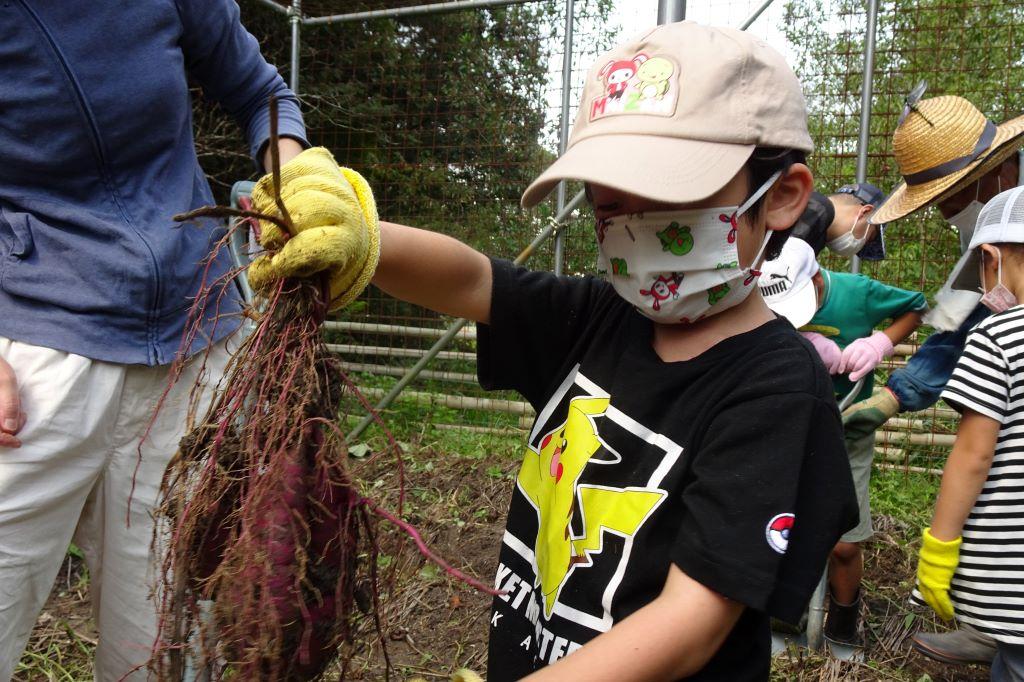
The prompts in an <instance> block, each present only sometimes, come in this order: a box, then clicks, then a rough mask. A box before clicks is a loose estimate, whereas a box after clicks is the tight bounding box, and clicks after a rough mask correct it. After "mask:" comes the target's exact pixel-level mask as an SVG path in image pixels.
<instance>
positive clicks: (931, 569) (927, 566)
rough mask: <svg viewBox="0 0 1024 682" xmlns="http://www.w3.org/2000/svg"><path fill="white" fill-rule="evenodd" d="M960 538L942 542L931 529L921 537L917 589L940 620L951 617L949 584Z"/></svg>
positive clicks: (925, 531)
mask: <svg viewBox="0 0 1024 682" xmlns="http://www.w3.org/2000/svg"><path fill="white" fill-rule="evenodd" d="M962 542H963V539H962V538H957V539H956V540H949V541H948V542H943V541H942V540H936V539H935V536H934V535H932V530H931V528H925V529H924V533H923V534H922V536H921V556H920V558H919V559H918V562H917V590H918V591H919V592H920V593H921V596H922V597H924V600H925V602H926V603H927V604H928V606H930V607H932V609H933V610H934V611H935V613H937V614H939V617H940V618H942V619H943V620H951V619H952V618H953V603H952V602H950V601H949V586H950V583H951V582H952V581H953V573H955V572H956V567H957V564H959V563H960V544H961V543H962Z"/></svg>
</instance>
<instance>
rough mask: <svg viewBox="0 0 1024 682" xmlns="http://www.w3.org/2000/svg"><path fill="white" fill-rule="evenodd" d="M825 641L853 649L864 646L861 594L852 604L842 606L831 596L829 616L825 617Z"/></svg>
mask: <svg viewBox="0 0 1024 682" xmlns="http://www.w3.org/2000/svg"><path fill="white" fill-rule="evenodd" d="M825 639H827V640H828V641H829V642H834V643H836V644H845V645H846V646H851V647H861V646H863V645H864V641H863V638H862V637H861V634H860V592H859V591H858V592H857V598H856V599H854V600H853V603H852V604H840V603H839V602H838V601H836V598H835V597H833V596H831V594H830V595H829V602H828V615H827V616H826V617H825Z"/></svg>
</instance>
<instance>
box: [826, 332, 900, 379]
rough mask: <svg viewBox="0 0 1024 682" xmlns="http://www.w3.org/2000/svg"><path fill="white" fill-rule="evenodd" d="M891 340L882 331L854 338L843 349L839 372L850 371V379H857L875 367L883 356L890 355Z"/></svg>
mask: <svg viewBox="0 0 1024 682" xmlns="http://www.w3.org/2000/svg"><path fill="white" fill-rule="evenodd" d="M892 350H893V349H892V341H890V340H889V337H888V336H886V335H885V333H884V332H875V333H874V334H872V335H871V336H869V337H867V338H866V339H856V340H855V341H854V342H853V343H851V344H850V345H849V346H847V347H846V348H844V349H843V358H842V360H841V361H840V362H839V373H840V374H846V373H847V372H849V373H850V381H858V380H859V379H860V378H861V377H862V376H864V375H865V374H867V373H868V372H870V371H872V370H874V369H875V367H877V366H878V363H880V362H881V361H882V360H884V359H885V358H887V357H889V356H890V355H892Z"/></svg>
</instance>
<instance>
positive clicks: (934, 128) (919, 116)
mask: <svg viewBox="0 0 1024 682" xmlns="http://www.w3.org/2000/svg"><path fill="white" fill-rule="evenodd" d="M1022 144H1024V116H1020V117H1018V118H1015V119H1013V120H1011V121H1007V122H1006V123H1003V124H1002V125H999V126H997V125H996V124H994V123H992V122H991V121H989V120H988V119H987V118H986V117H985V115H984V114H982V113H981V112H980V111H978V109H977V107H975V106H974V105H973V104H971V103H970V102H968V101H967V100H966V99H964V98H963V97H956V96H954V95H945V96H942V97H932V98H930V99H925V100H921V101H920V102H918V103H917V104H916V105H914V106H908V108H907V110H905V111H904V118H903V120H902V121H901V122H900V125H899V127H897V128H896V132H895V133H894V134H893V136H892V148H893V154H894V155H895V156H896V164H897V165H898V166H899V169H900V173H901V174H902V175H903V182H902V183H900V185H899V186H898V187H897V188H896V189H895V190H893V192H892V194H890V195H889V198H888V199H886V201H885V203H883V204H882V205H881V206H879V207H878V210H876V211H875V212H874V214H872V216H871V219H870V220H871V222H872V223H874V224H879V223H887V222H890V221H892V220H897V219H899V218H902V217H904V216H907V215H910V214H911V213H913V212H915V211H918V210H920V209H922V208H925V207H927V206H930V205H931V204H933V203H937V202H939V201H942V200H944V199H946V198H948V197H950V196H952V195H953V194H956V193H957V192H959V191H960V190H961V189H963V188H964V187H966V186H967V185H969V184H971V183H972V182H974V181H975V180H977V179H978V178H980V177H981V176H982V175H984V174H985V173H987V172H988V171H990V170H992V169H993V168H995V167H996V166H998V165H999V164H1000V163H1002V162H1003V161H1004V160H1005V159H1006V157H1008V156H1009V155H1010V154H1011V153H1013V152H1014V151H1015V150H1016V149H1017V148H1018V147H1020V146H1021V145H1022Z"/></svg>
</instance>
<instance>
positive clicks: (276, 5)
mask: <svg viewBox="0 0 1024 682" xmlns="http://www.w3.org/2000/svg"><path fill="white" fill-rule="evenodd" d="M259 2H260V3H262V4H264V5H266V6H267V7H270V8H271V9H275V10H277V11H278V12H280V13H281V14H288V8H287V7H285V6H284V5H281V4H279V3H276V2H274V0H259Z"/></svg>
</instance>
